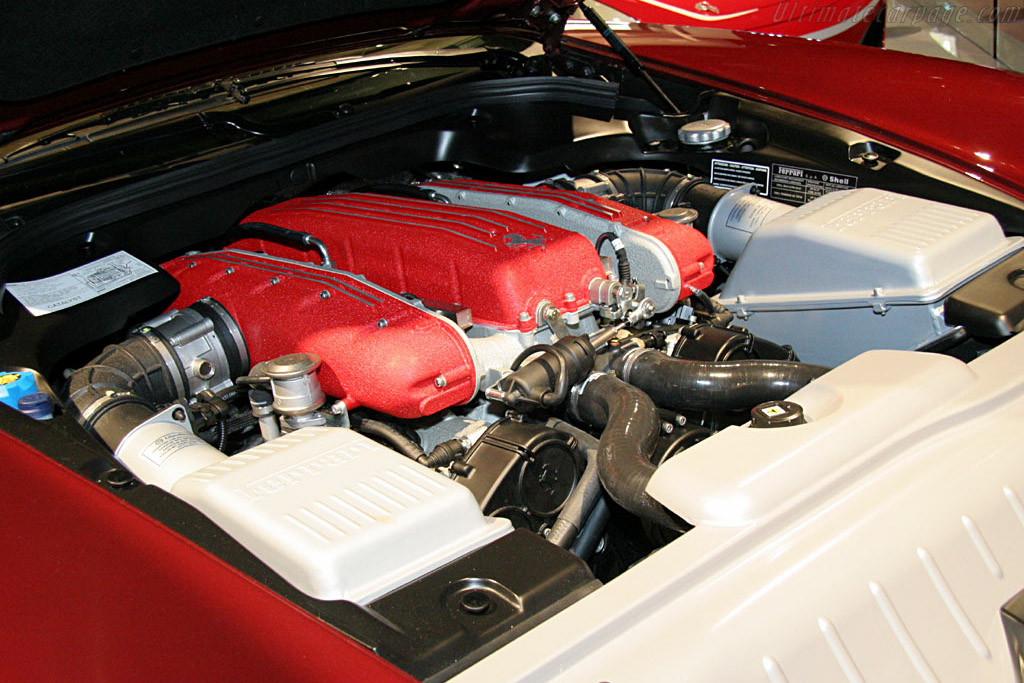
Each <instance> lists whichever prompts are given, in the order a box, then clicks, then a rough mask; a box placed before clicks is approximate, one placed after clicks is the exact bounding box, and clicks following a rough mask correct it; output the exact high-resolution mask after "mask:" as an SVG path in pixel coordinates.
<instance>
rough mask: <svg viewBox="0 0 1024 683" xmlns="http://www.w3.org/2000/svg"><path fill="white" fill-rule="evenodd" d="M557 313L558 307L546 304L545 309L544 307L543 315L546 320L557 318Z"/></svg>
mask: <svg viewBox="0 0 1024 683" xmlns="http://www.w3.org/2000/svg"><path fill="white" fill-rule="evenodd" d="M559 315H560V314H559V312H558V309H557V308H555V307H554V306H548V307H547V308H546V309H544V317H545V318H547V319H548V320H555V319H556V318H558V316H559Z"/></svg>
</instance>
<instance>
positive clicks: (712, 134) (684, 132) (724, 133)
mask: <svg viewBox="0 0 1024 683" xmlns="http://www.w3.org/2000/svg"><path fill="white" fill-rule="evenodd" d="M730 133H732V126H730V125H729V122H728V121H723V120H722V119H701V120H699V121H690V122H689V123H687V124H686V125H684V126H683V127H682V128H680V129H679V141H680V142H681V143H683V144H684V145H711V144H714V143H716V142H721V141H722V140H724V139H726V138H727V137H729V134H730Z"/></svg>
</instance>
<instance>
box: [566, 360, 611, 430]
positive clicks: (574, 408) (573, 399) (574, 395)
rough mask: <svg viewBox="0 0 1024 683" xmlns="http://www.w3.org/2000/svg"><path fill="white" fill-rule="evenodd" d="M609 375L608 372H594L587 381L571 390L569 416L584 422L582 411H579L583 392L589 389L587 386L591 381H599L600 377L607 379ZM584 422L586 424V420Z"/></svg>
mask: <svg viewBox="0 0 1024 683" xmlns="http://www.w3.org/2000/svg"><path fill="white" fill-rule="evenodd" d="M607 374H608V373H606V372H592V373H590V374H589V375H587V378H586V379H585V380H583V381H582V382H580V383H579V384H576V385H574V386H573V387H572V389H570V390H569V414H570V415H572V416H573V417H575V418H576V419H577V420H582V417H580V411H579V406H578V403H579V400H580V394H582V393H583V390H584V389H586V388H587V385H588V384H590V381H591V380H594V379H597V378H598V377H605V376H606V375H607ZM582 421H584V422H586V420H582Z"/></svg>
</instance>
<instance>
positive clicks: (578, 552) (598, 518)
mask: <svg viewBox="0 0 1024 683" xmlns="http://www.w3.org/2000/svg"><path fill="white" fill-rule="evenodd" d="M611 516H612V510H611V508H610V507H608V501H606V500H605V499H604V498H603V497H601V498H598V499H597V504H596V505H594V511H593V512H591V513H590V517H589V518H588V519H587V523H586V524H585V525H584V526H583V530H582V531H581V532H580V535H579V536H577V537H576V542H575V543H573V544H572V548H570V552H571V553H572V554H573V555H575V556H576V557H578V558H580V559H581V560H583V561H584V562H586V561H587V560H589V559H590V556H591V555H593V554H594V551H595V550H596V549H597V546H598V544H599V543H600V542H601V537H602V536H604V530H605V527H607V526H608V519H609V518H610V517H611Z"/></svg>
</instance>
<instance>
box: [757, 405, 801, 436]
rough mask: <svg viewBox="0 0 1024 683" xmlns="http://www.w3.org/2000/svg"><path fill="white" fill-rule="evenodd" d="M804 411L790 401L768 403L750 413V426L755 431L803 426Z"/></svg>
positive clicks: (758, 406)
mask: <svg viewBox="0 0 1024 683" xmlns="http://www.w3.org/2000/svg"><path fill="white" fill-rule="evenodd" d="M806 422H807V420H806V419H805V418H804V409H803V407H802V406H801V405H800V404H799V403H793V402H792V401H768V402H766V403H762V404H760V405H757V406H754V409H753V410H751V411H750V426H751V427H754V428H757V429H764V428H769V427H792V426H793V425H802V424H805V423H806Z"/></svg>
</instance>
